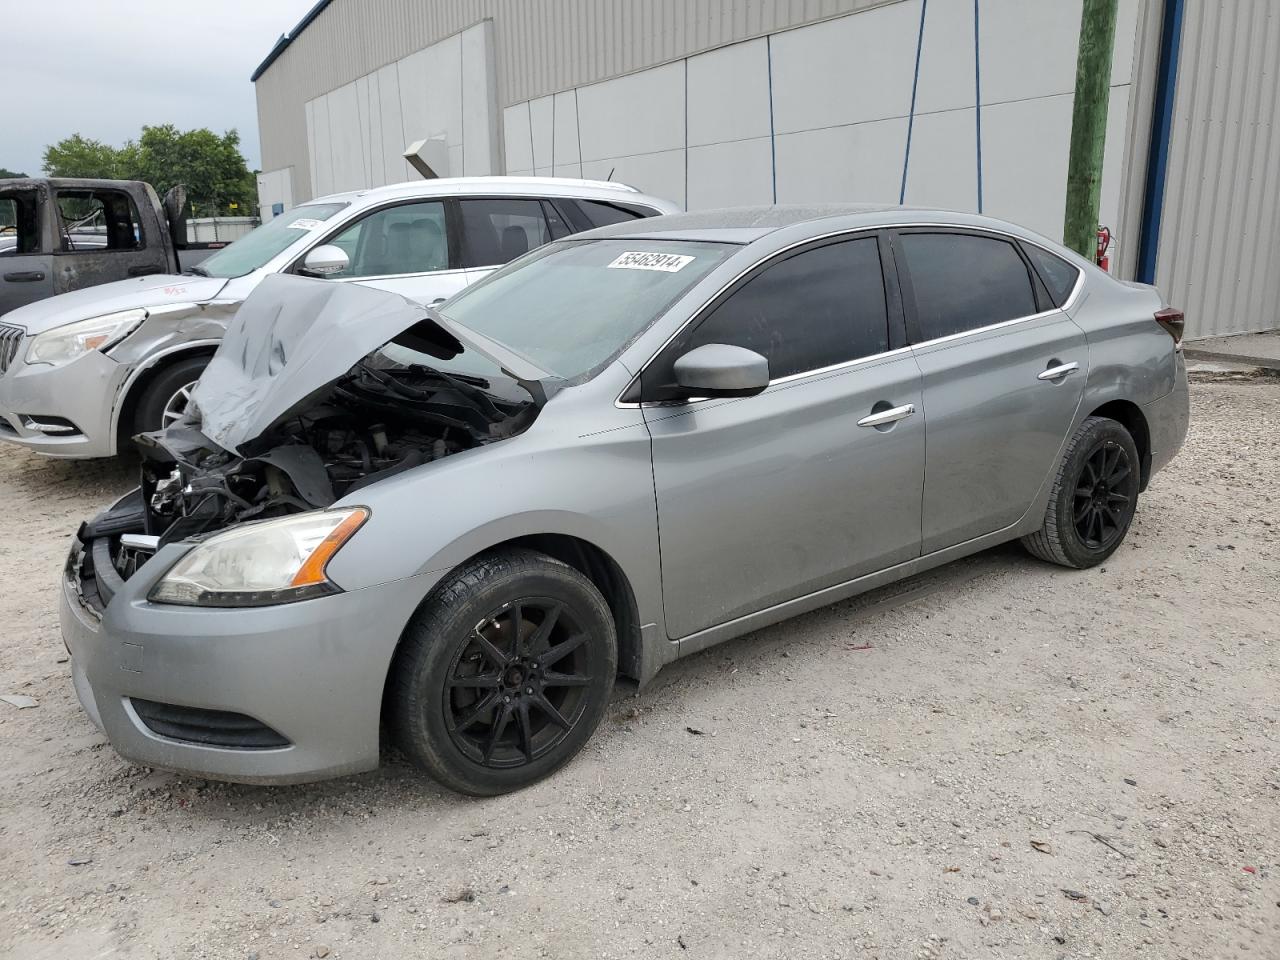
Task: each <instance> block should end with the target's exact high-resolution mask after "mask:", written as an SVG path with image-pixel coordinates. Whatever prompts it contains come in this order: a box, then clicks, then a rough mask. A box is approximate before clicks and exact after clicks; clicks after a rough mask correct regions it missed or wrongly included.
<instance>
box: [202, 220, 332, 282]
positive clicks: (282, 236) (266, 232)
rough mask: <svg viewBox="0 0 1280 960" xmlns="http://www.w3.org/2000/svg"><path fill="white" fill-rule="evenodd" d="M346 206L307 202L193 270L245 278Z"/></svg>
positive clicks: (257, 229)
mask: <svg viewBox="0 0 1280 960" xmlns="http://www.w3.org/2000/svg"><path fill="white" fill-rule="evenodd" d="M344 207H346V204H345V203H306V204H303V205H302V206H300V207H294V208H293V209H292V210H290V211H288V212H287V213H282V214H280V215H279V216H278V217H273V218H272V219H270V220H268V221H267V222H266V223H264V224H263V225H262V226H260V227H255V228H254V229H252V230H250V231H249V232H248V233H246V234H245V235H244V236H243V237H241V238H240V239H239V240H236V241H235V242H233V243H231V244H229V245H227V246H225V247H223V248H222V249H221V250H219V251H218V252H217V253H215V254H214V255H213V256H211V257H206V258H205V259H204V260H201V261H200V263H199V265H198V266H196V267H194V268H193V269H194V270H195V272H196V273H200V274H203V275H205V276H208V277H224V278H230V277H243V276H244V275H245V274H246V273H252V272H253V271H254V270H257V269H258V268H259V267H261V266H262V265H263V264H265V263H267V262H268V261H269V260H271V259H272V258H273V257H276V256H278V255H279V254H281V253H283V252H284V251H285V250H287V249H288V248H289V247H291V246H293V244H295V243H297V242H298V241H299V240H302V239H303V238H304V237H306V236H307V235H308V233H309V232H310V231H312V230H315V229H316V228H317V227H319V226H320V225H321V224H322V223H324V222H325V221H326V220H328V219H329V218H330V217H332V216H333V215H334V214H336V213H337V212H338V211H339V210H341V209H343V208H344Z"/></svg>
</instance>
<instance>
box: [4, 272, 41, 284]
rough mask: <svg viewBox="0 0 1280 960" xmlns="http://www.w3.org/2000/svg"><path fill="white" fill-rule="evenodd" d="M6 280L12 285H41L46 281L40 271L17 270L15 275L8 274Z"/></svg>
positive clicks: (5, 276)
mask: <svg viewBox="0 0 1280 960" xmlns="http://www.w3.org/2000/svg"><path fill="white" fill-rule="evenodd" d="M4 278H5V279H6V280H8V281H9V282H10V283H39V282H40V281H41V280H43V279H44V274H43V273H41V272H40V271H39V270H15V271H14V272H13V273H6V274H5V275H4Z"/></svg>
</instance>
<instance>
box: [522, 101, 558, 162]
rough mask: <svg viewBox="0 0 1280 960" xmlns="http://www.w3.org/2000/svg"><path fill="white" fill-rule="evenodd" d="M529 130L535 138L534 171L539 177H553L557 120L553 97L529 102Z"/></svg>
mask: <svg viewBox="0 0 1280 960" xmlns="http://www.w3.org/2000/svg"><path fill="white" fill-rule="evenodd" d="M528 109H529V128H530V130H531V131H532V137H533V170H534V173H535V174H536V175H537V176H539V177H549V176H551V166H552V148H553V146H554V140H553V135H554V131H555V118H554V117H553V116H552V113H553V112H554V109H555V108H554V107H553V106H552V98H551V97H539V98H538V99H537V100H531V101H529V108H528Z"/></svg>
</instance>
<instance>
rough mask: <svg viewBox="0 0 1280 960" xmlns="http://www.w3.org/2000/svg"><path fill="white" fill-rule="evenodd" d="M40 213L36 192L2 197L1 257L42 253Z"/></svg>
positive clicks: (17, 193) (24, 192) (0, 225)
mask: <svg viewBox="0 0 1280 960" xmlns="http://www.w3.org/2000/svg"><path fill="white" fill-rule="evenodd" d="M39 211H40V205H39V203H38V202H37V200H36V193H35V191H34V190H30V191H26V190H24V191H21V192H15V193H7V194H5V195H4V196H2V197H0V257H16V256H20V255H22V254H27V253H39V252H40V213H39Z"/></svg>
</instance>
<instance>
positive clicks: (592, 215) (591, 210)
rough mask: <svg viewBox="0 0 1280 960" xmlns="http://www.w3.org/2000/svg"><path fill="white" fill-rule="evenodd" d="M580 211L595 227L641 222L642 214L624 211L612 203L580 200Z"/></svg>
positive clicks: (578, 202)
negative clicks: (632, 221)
mask: <svg viewBox="0 0 1280 960" xmlns="http://www.w3.org/2000/svg"><path fill="white" fill-rule="evenodd" d="M576 202H577V204H578V209H579V210H581V211H582V215H583V216H584V217H586V218H587V220H588V222H590V224H591V225H592V226H593V227H607V226H608V225H609V224H611V223H623V222H625V221H627V220H639V219H640V217H641V214H639V213H636V212H635V211H634V210H624V209H622V207H615V206H614V205H613V204H611V203H601V202H599V201H598V200H578V201H576Z"/></svg>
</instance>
